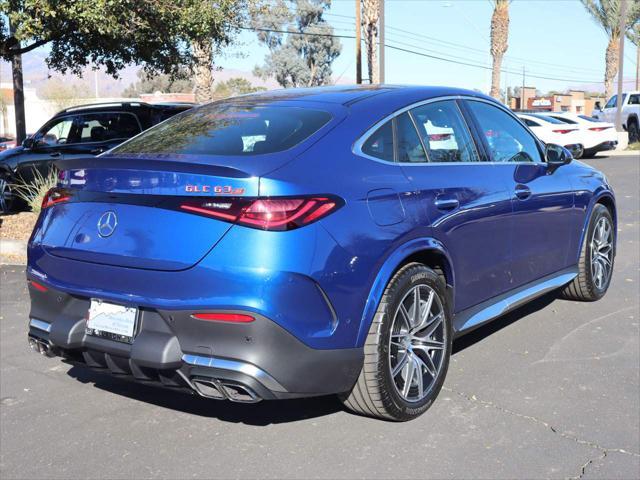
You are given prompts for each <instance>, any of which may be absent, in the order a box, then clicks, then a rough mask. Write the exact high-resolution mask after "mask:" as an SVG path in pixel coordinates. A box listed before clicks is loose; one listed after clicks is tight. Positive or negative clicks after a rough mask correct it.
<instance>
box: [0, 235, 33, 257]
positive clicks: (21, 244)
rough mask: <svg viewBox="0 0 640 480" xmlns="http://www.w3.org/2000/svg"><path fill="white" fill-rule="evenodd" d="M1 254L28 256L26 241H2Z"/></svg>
mask: <svg viewBox="0 0 640 480" xmlns="http://www.w3.org/2000/svg"><path fill="white" fill-rule="evenodd" d="M0 253H2V254H10V255H26V254H27V242H26V241H25V240H9V239H5V238H3V239H0Z"/></svg>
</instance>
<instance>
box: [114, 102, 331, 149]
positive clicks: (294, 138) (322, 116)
mask: <svg viewBox="0 0 640 480" xmlns="http://www.w3.org/2000/svg"><path fill="white" fill-rule="evenodd" d="M330 119H331V114H329V113H328V112H325V111H321V110H311V109H306V108H298V107H270V106H260V105H235V104H228V103H226V104H219V103H218V104H215V103H214V104H209V105H204V106H202V107H197V108H193V109H191V110H188V111H186V112H184V113H182V114H179V115H176V116H175V117H172V118H170V119H169V120H167V121H166V122H164V123H161V124H159V125H158V126H156V127H153V128H151V129H150V130H147V132H145V133H143V134H142V135H140V136H138V137H136V138H134V139H132V140H130V141H129V142H126V143H123V144H122V145H121V146H119V147H117V148H116V149H114V150H113V151H112V152H113V153H116V154H126V153H161V154H178V155H180V154H195V155H256V154H261V153H274V152H281V151H284V150H288V149H289V148H291V147H294V146H295V145H297V144H298V143H300V142H302V141H303V140H305V139H306V138H308V137H309V136H310V135H312V134H313V133H314V132H316V131H317V130H319V129H320V128H321V127H322V126H323V125H325V124H326V123H327V122H328V121H329V120H330Z"/></svg>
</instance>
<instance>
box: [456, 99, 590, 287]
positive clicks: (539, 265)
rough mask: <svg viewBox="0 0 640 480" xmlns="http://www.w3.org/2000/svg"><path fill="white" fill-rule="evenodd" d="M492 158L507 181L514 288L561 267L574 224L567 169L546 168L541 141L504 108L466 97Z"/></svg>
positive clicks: (565, 256)
mask: <svg viewBox="0 0 640 480" xmlns="http://www.w3.org/2000/svg"><path fill="white" fill-rule="evenodd" d="M465 107H466V108H467V109H468V111H469V113H470V114H471V115H472V117H473V118H474V119H475V123H476V127H477V128H478V130H479V132H481V137H482V140H483V142H484V144H485V148H486V149H487V151H488V153H489V155H490V157H491V161H492V162H493V164H494V167H495V169H496V170H499V171H500V172H501V173H500V175H499V176H500V177H501V178H506V179H507V180H508V182H509V191H510V195H511V199H512V200H511V201H512V203H513V215H512V217H511V221H510V225H511V239H512V242H513V245H512V250H511V251H512V265H511V271H512V275H513V281H514V286H516V287H517V286H520V285H524V284H526V283H529V282H531V281H534V280H537V279H539V278H541V277H544V276H546V275H549V274H552V273H555V272H557V271H559V270H562V269H564V268H566V267H567V266H568V265H569V263H570V258H569V250H570V246H571V244H572V242H571V239H572V238H573V234H574V232H575V229H576V228H579V227H578V225H576V224H575V221H576V220H575V216H574V215H573V207H574V193H573V188H572V184H571V179H570V170H571V169H569V168H562V167H561V168H557V169H555V170H553V169H550V168H549V167H548V165H547V164H546V163H545V162H544V152H543V150H542V146H541V144H540V143H539V142H538V141H536V139H535V138H534V136H533V135H532V134H531V133H530V132H529V131H528V130H527V129H526V128H525V127H524V126H523V125H522V124H521V123H520V122H519V121H518V120H517V119H516V117H515V116H514V115H512V114H511V113H509V112H508V111H507V110H506V109H504V108H502V107H499V106H498V105H494V104H492V103H489V102H485V101H480V100H466V101H465Z"/></svg>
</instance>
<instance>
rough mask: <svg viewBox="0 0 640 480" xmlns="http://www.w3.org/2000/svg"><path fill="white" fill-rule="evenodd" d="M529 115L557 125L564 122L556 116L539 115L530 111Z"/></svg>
mask: <svg viewBox="0 0 640 480" xmlns="http://www.w3.org/2000/svg"><path fill="white" fill-rule="evenodd" d="M528 115H529V116H531V117H533V118H537V119H538V120H542V121H543V122H549V123H555V124H556V125H562V124H563V123H564V122H561V121H560V120H558V119H556V118H553V117H548V116H547V115H538V114H537V113H529V114H528Z"/></svg>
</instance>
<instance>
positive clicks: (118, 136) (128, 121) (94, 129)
mask: <svg viewBox="0 0 640 480" xmlns="http://www.w3.org/2000/svg"><path fill="white" fill-rule="evenodd" d="M77 124H78V135H77V140H76V141H75V142H74V143H68V144H66V145H65V147H64V156H65V158H66V159H69V158H76V157H86V156H87V155H99V154H101V153H103V152H106V151H107V150H110V149H111V148H113V147H115V146H117V145H119V144H120V143H122V142H124V141H125V140H127V139H129V138H131V137H133V136H135V135H137V134H138V133H140V132H141V131H142V128H141V126H140V122H139V121H138V118H137V116H136V115H135V114H133V113H129V112H87V113H83V114H81V115H78V116H77Z"/></svg>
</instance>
